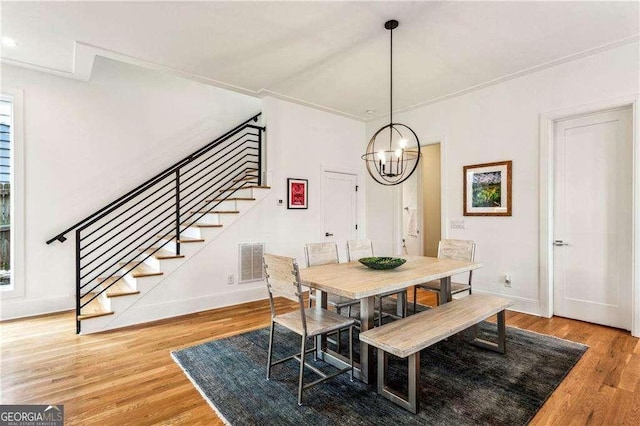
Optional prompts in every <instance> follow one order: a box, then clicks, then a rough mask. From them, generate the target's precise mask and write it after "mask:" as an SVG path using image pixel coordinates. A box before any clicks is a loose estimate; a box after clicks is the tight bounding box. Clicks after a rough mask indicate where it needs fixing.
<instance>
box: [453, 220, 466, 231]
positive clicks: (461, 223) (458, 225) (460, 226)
mask: <svg viewBox="0 0 640 426" xmlns="http://www.w3.org/2000/svg"><path fill="white" fill-rule="evenodd" d="M451 229H465V225H464V220H452V221H451Z"/></svg>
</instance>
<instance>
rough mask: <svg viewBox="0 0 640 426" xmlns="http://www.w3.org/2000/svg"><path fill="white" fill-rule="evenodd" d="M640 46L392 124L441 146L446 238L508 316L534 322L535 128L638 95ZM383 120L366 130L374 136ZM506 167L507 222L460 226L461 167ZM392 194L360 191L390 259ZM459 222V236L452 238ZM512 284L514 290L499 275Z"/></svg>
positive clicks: (485, 220) (473, 221) (394, 240)
mask: <svg viewBox="0 0 640 426" xmlns="http://www.w3.org/2000/svg"><path fill="white" fill-rule="evenodd" d="M638 51H639V46H638V43H633V44H628V45H624V46H621V47H618V48H615V49H611V50H608V51H605V52H602V53H599V54H596V55H593V56H589V57H585V58H582V59H579V60H575V61H572V62H569V63H565V64H562V65H558V66H555V67H552V68H548V69H546V70H542V71H539V72H536V73H533V74H529V75H526V76H523V77H520V78H517V79H513V80H509V81H506V82H503V83H501V84H497V85H495V86H491V87H488V88H485V89H482V90H478V91H475V92H472V93H469V94H465V95H462V96H459V97H455V98H452V99H449V100H445V101H442V102H438V103H435V104H432V105H428V106H424V107H421V108H417V109H414V110H411V111H407V112H404V113H400V114H395V115H394V119H395V120H396V121H398V122H400V123H404V124H407V125H409V126H410V127H412V128H413V130H414V131H415V132H416V133H417V134H418V136H419V137H420V139H421V140H442V141H443V144H442V145H441V149H442V155H443V158H444V159H445V161H446V162H445V167H444V178H445V182H446V185H447V187H446V195H445V197H446V205H445V206H443V210H444V211H445V212H446V213H447V215H448V216H447V218H446V219H447V220H446V223H447V228H446V229H445V230H443V234H444V235H445V236H448V237H449V238H460V239H471V240H475V241H476V242H477V245H478V246H477V251H476V259H477V260H478V261H480V262H482V263H483V264H484V267H483V268H482V269H480V270H478V272H477V274H476V273H474V289H478V290H480V291H486V292H491V293H496V294H506V295H508V296H510V297H511V298H513V299H514V300H515V301H516V305H515V308H516V309H520V310H523V311H526V312H531V313H536V314H538V313H539V299H540V296H539V273H538V265H539V242H538V240H539V210H538V209H539V172H538V169H539V120H540V114H542V113H547V112H551V111H554V110H558V109H562V108H567V107H573V106H578V105H583V104H590V103H595V102H600V101H605V100H610V99H613V98H616V97H620V96H628V95H634V94H637V93H638V91H639V75H640V74H639V71H640V70H639V55H638ZM383 124H385V122H384V120H381V121H377V122H373V123H369V124H368V126H367V133H368V134H369V135H371V134H373V132H375V131H376V129H377V128H379V127H380V126H381V125H383ZM502 160H513V216H512V217H464V216H463V215H462V212H463V211H462V168H463V166H465V165H469V164H478V163H485V162H494V161H502ZM397 199H398V189H397V188H395V189H394V188H387V187H383V186H381V185H376V184H375V183H373V182H371V183H370V184H369V185H368V186H367V212H368V213H367V221H368V224H369V227H368V229H367V230H368V235H369V236H370V237H371V238H373V239H374V240H376V241H379V242H380V244H381V245H384V246H385V247H386V248H387V249H388V250H389V251H390V252H393V251H396V250H398V249H399V247H398V245H397V244H398V240H399V238H398V236H397V235H396V231H395V230H394V226H397V224H398V215H399V212H398V211H397V210H396V209H395V208H394V207H393V206H394V205H396V206H397V205H398V204H397ZM451 219H464V221H465V223H466V229H464V230H460V229H449V220H451ZM505 273H509V274H511V275H512V286H513V287H512V288H506V287H504V284H503V282H502V280H501V279H500V276H501V275H503V274H505Z"/></svg>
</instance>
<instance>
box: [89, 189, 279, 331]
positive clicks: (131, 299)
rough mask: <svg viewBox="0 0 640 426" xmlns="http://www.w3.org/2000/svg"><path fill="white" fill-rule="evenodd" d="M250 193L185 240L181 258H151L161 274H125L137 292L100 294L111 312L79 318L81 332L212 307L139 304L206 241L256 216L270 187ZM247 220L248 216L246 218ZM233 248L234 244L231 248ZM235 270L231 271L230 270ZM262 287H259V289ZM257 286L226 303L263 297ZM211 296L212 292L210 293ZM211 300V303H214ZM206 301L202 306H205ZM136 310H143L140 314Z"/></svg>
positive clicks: (181, 268) (193, 257)
mask: <svg viewBox="0 0 640 426" xmlns="http://www.w3.org/2000/svg"><path fill="white" fill-rule="evenodd" d="M251 191H252V193H253V194H252V196H253V198H255V200H254V201H240V202H238V211H239V213H238V214H237V215H223V216H224V217H222V218H221V219H220V221H221V223H222V224H223V227H222V228H211V229H205V230H203V234H202V237H203V238H204V239H205V241H204V242H202V243H188V244H182V245H181V252H182V253H184V254H185V257H184V258H181V259H163V260H159V261H155V262H160V263H161V264H162V266H161V268H160V270H163V271H164V275H161V276H154V277H143V278H132V277H131V276H128V275H127V276H125V279H126V281H127V282H128V283H129V284H130V285H131V286H132V287H133V288H134V289H137V290H139V291H140V293H139V294H135V295H127V296H119V297H112V298H106V297H103V300H105V301H106V303H107V305H108V306H109V307H110V308H111V310H112V311H113V312H114V313H113V314H112V315H106V316H101V317H96V318H90V319H85V320H82V323H81V334H90V333H96V332H100V331H106V330H112V329H116V328H122V327H126V326H131V325H136V324H141V323H145V322H149V321H155V320H159V319H165V318H171V317H174V316H178V315H184V314H187V313H193V312H198V311H201V310H206V309H212V307H211V306H208V305H209V304H208V303H204V304H203V303H202V302H199V303H197V304H196V305H197V306H194V307H193V310H190V311H189V312H184V309H178V310H176V309H171V306H169V305H170V303H164V304H165V305H167V306H165V309H162V308H161V307H160V306H158V309H161V311H158V312H149V311H150V309H149V308H150V307H151V306H156V305H162V304H163V303H160V304H154V302H153V301H151V305H146V306H144V307H142V308H141V305H145V302H146V301H147V300H148V299H150V298H151V299H153V298H154V296H157V295H158V294H162V291H163V287H164V286H163V285H161V284H165V285H166V283H167V282H171V281H175V280H176V279H175V276H176V275H179V274H180V272H181V271H184V270H185V269H188V268H185V265H186V264H188V263H189V264H193V263H194V261H195V260H196V259H198V257H199V255H200V254H201V252H202V251H203V250H205V249H206V248H207V247H208V246H209V245H211V244H212V243H213V242H215V241H217V240H219V239H220V237H221V236H223V235H224V234H227V233H228V232H229V231H231V230H232V229H234V228H237V226H235V225H236V223H238V222H240V223H241V222H244V221H245V220H247V218H246V215H251V216H253V215H255V216H256V217H257V218H260V214H259V210H260V209H259V208H257V207H258V206H259V205H260V204H261V203H263V201H264V200H265V198H269V197H268V195H269V192H270V189H267V188H253V189H251ZM249 220H250V219H249ZM234 249H235V248H234ZM235 272H237V271H234V273H235ZM261 290H262V291H261ZM261 290H257V291H256V289H255V288H252V289H250V291H249V292H248V294H245V293H247V292H246V291H244V290H240V291H239V292H238V293H240V294H238V295H237V296H238V297H237V298H235V299H234V298H233V297H232V298H231V299H229V302H230V303H228V304H232V303H233V302H234V301H235V300H237V303H241V302H243V301H246V299H247V297H249V299H250V300H258V299H263V298H264V297H266V295H265V294H263V293H264V289H261ZM214 298H215V295H214ZM214 304H215V303H214ZM205 305H206V306H205ZM139 311H145V312H144V313H142V314H140V313H139Z"/></svg>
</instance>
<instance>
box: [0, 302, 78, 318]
mask: <svg viewBox="0 0 640 426" xmlns="http://www.w3.org/2000/svg"><path fill="white" fill-rule="evenodd" d="M75 308H76V301H75V298H74V297H73V296H59V297H49V298H46V299H36V300H32V299H30V300H29V301H28V302H26V301H20V300H18V299H6V300H3V301H2V305H1V308H0V320H2V321H4V320H9V319H16V318H24V317H32V316H36V315H44V314H52V313H55V312H62V311H68V310H70V309H75Z"/></svg>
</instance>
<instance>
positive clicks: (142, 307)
mask: <svg viewBox="0 0 640 426" xmlns="http://www.w3.org/2000/svg"><path fill="white" fill-rule="evenodd" d="M263 114H264V118H265V121H264V124H266V127H267V146H268V148H267V150H268V152H267V156H268V167H267V173H268V174H269V176H270V180H269V185H270V186H271V190H270V192H269V193H268V195H267V196H266V197H265V198H263V199H262V200H260V201H259V203H258V204H257V205H256V206H255V207H253V208H251V209H250V210H249V211H248V212H247V213H246V214H245V215H243V216H242V217H241V218H239V219H238V220H237V221H236V222H234V223H233V224H232V225H231V226H229V227H225V228H223V229H224V232H223V233H222V234H221V235H220V236H219V237H218V238H216V239H215V240H213V241H212V242H211V243H210V244H208V245H207V246H206V247H205V248H203V249H202V251H200V252H199V253H198V254H197V255H196V256H194V257H193V258H191V259H190V260H189V261H188V262H187V263H186V264H185V265H183V266H182V267H180V268H179V269H178V270H176V271H175V272H174V273H173V274H172V275H171V276H170V277H169V278H167V279H166V280H165V281H163V282H162V283H160V284H159V285H158V287H156V288H154V289H153V290H152V291H150V292H149V293H148V294H147V295H145V297H144V298H142V299H141V300H139V301H138V302H136V304H135V306H134V307H133V308H132V309H131V311H130V312H128V313H127V314H126V315H125V316H123V317H122V318H120V319H118V320H116V322H114V324H117V325H119V326H122V325H127V324H130V323H133V322H137V321H139V320H140V319H143V320H145V321H150V320H153V319H158V318H163V317H166V316H175V315H180V314H185V313H189V312H195V311H200V310H205V309H212V308H216V307H220V306H228V305H231V304H237V303H242V302H246V301H250V300H258V299H263V298H265V297H267V293H266V286H265V284H264V282H261V281H258V282H250V283H244V284H238V244H240V243H246V242H264V243H265V251H266V252H268V253H275V254H280V255H284V256H292V257H296V258H297V259H298V264H299V265H300V267H305V261H304V250H303V247H304V244H305V243H309V242H319V241H323V240H324V238H325V237H324V230H323V228H322V206H321V176H322V168H323V167H324V168H326V169H333V170H339V171H348V170H353V171H354V172H356V173H357V174H358V182H359V184H360V185H362V182H364V181H365V174H366V171H365V168H364V164H363V163H364V162H363V161H362V160H361V159H360V155H362V152H361V151H362V149H363V141H364V139H365V124H364V123H362V122H359V121H355V120H351V119H348V118H344V117H340V116H337V115H334V114H330V113H326V112H322V111H318V110H315V109H311V108H308V107H304V106H300V105H297V104H293V103H290V102H286V101H282V100H278V99H275V98H265V99H264V100H263ZM291 177H292V178H303V179H308V180H309V192H308V195H309V200H308V206H309V207H308V209H307V210H288V209H287V208H286V203H285V205H282V206H279V205H277V200H278V199H283V200H286V196H287V185H286V184H287V178H291ZM358 194H359V195H358V206H357V208H358V216H359V219H358V223H362V224H363V225H364V220H365V211H364V208H365V198H364V194H365V191H364V188H363V190H362V191H359V193H358ZM359 229H360V230H359V231H358V237H359V238H364V231H363V229H364V226H361V227H359ZM344 260H345V259H342V261H344ZM232 274H233V275H235V283H234V284H232V285H229V284H227V276H228V275H232Z"/></svg>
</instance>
